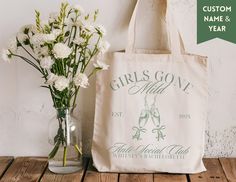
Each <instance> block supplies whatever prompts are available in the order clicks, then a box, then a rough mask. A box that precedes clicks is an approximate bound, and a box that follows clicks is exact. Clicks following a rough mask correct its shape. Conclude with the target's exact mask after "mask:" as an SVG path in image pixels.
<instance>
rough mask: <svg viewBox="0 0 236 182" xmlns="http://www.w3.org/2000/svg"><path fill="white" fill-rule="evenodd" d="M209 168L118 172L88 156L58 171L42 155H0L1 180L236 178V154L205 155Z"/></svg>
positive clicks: (223, 181)
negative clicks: (70, 170)
mask: <svg viewBox="0 0 236 182" xmlns="http://www.w3.org/2000/svg"><path fill="white" fill-rule="evenodd" d="M204 163H205V165H206V168H207V170H208V171H207V172H203V173H200V174H194V175H189V174H186V175H185V174H118V173H99V172H97V171H96V170H95V169H94V168H93V167H92V165H91V164H92V161H91V159H89V158H86V159H85V164H84V165H85V167H84V170H83V171H81V172H78V173H74V174H68V175H56V174H53V173H51V172H50V171H49V170H48V169H47V159H46V158H39V157H18V158H15V159H14V158H13V157H0V181H1V182H3V181H4V182H5V181H7V182H15V181H19V182H28V181H43V182H57V181H58V182H59V181H60V182H73V181H85V182H115V181H116V182H118V181H119V182H153V181H154V182H167V181H168V182H188V181H191V182H227V181H229V182H236V158H234V159H233V158H220V159H204Z"/></svg>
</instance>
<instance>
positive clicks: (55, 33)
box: [52, 29, 61, 38]
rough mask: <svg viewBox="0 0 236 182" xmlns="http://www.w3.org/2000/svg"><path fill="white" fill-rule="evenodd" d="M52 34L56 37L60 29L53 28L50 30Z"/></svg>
mask: <svg viewBox="0 0 236 182" xmlns="http://www.w3.org/2000/svg"><path fill="white" fill-rule="evenodd" d="M52 34H53V35H54V36H55V37H56V38H57V37H58V36H59V35H60V34H61V30H59V29H54V30H53V31H52Z"/></svg>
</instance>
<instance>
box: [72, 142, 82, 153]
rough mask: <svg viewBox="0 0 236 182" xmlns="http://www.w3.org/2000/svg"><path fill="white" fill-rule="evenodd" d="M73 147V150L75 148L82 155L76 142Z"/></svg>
mask: <svg viewBox="0 0 236 182" xmlns="http://www.w3.org/2000/svg"><path fill="white" fill-rule="evenodd" d="M74 147H75V150H76V151H77V152H78V153H79V154H80V155H82V149H81V148H80V147H79V146H78V145H77V144H75V145H74Z"/></svg>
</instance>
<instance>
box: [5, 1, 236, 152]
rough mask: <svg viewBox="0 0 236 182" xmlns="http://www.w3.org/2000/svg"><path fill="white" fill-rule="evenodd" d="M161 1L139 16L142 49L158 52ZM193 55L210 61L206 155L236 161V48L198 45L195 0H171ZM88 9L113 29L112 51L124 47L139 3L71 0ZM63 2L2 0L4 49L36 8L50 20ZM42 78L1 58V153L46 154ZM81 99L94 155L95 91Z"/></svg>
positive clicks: (47, 111) (48, 113)
mask: <svg viewBox="0 0 236 182" xmlns="http://www.w3.org/2000/svg"><path fill="white" fill-rule="evenodd" d="M156 1H157V0H143V3H142V10H141V11H140V13H139V17H140V18H139V20H140V21H139V23H138V24H139V25H138V28H139V29H140V31H139V36H138V37H139V40H138V41H137V42H138V43H137V44H138V47H140V48H141V47H142V48H144V47H146V48H157V47H158V44H157V42H158V37H157V36H158V32H159V31H158V30H159V29H157V28H156V27H158V26H156V24H157V23H154V25H151V23H153V22H158V21H157V19H155V18H156V17H157V16H155V14H154V13H155V10H156V9H157V3H156ZM169 1H170V2H171V4H172V6H173V7H174V9H175V18H176V21H177V25H178V27H179V29H180V30H181V33H182V35H183V38H184V41H185V46H186V49H187V50H188V52H194V53H198V54H202V55H207V56H208V57H209V87H210V93H209V95H210V98H209V115H208V121H207V123H208V126H207V131H206V156H215V157H216V156H234V157H236V79H235V77H236V60H235V58H236V45H235V44H232V43H229V42H225V41H223V40H219V39H215V40H212V41H208V42H206V43H203V44H200V45H197V44H196V0H169ZM69 2H71V3H72V4H76V3H80V4H81V5H82V6H83V7H84V8H85V9H86V10H88V11H92V10H95V9H100V16H99V19H98V21H99V22H100V23H101V24H104V25H105V26H106V28H107V30H108V35H107V39H108V40H109V42H110V43H111V49H110V50H112V51H114V50H121V49H124V47H125V43H126V38H127V37H126V33H127V27H128V22H129V19H130V16H131V13H132V10H133V8H134V5H135V3H136V0H90V1H88V0H77V1H76V0H70V1H69ZM59 4H60V0H54V1H53V0H20V1H16V0H0V48H3V47H4V46H5V45H6V42H7V40H8V38H10V37H11V36H12V35H14V33H16V32H17V30H18V29H19V28H20V27H21V26H22V25H24V24H29V23H32V22H34V9H38V10H40V11H41V12H42V14H43V15H44V18H46V17H47V15H48V14H49V12H51V11H56V9H57V8H58V7H59ZM41 83H42V80H41V78H40V75H39V74H38V73H36V72H35V71H34V70H33V69H31V67H29V66H28V65H26V64H25V63H23V62H21V61H19V60H16V61H14V62H12V63H10V64H8V63H4V62H2V61H1V60H0V155H14V156H29V155H36V156H43V155H47V154H48V152H49V150H50V146H49V144H48V143H47V129H48V121H49V119H50V118H51V117H52V116H53V115H54V110H53V108H52V103H51V100H50V97H49V93H48V92H47V91H46V90H44V89H42V88H40V87H39V86H40V84H41ZM91 85H92V86H91V87H90V88H89V89H87V90H86V93H85V92H83V93H81V95H80V107H79V111H80V112H79V113H80V115H81V118H82V120H83V127H84V132H83V134H84V144H85V146H84V149H85V151H86V153H89V148H90V143H91V137H92V126H93V116H94V101H95V88H94V80H93V81H92V82H91Z"/></svg>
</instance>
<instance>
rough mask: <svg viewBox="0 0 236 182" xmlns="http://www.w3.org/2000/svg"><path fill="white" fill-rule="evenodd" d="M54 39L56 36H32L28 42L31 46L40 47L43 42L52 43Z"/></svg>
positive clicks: (40, 34)
mask: <svg viewBox="0 0 236 182" xmlns="http://www.w3.org/2000/svg"><path fill="white" fill-rule="evenodd" d="M55 39H56V36H55V35H54V34H52V33H51V34H42V33H39V34H35V35H34V36H32V37H31V39H30V42H31V43H32V44H33V45H42V44H44V43H45V42H52V41H54V40H55Z"/></svg>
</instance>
